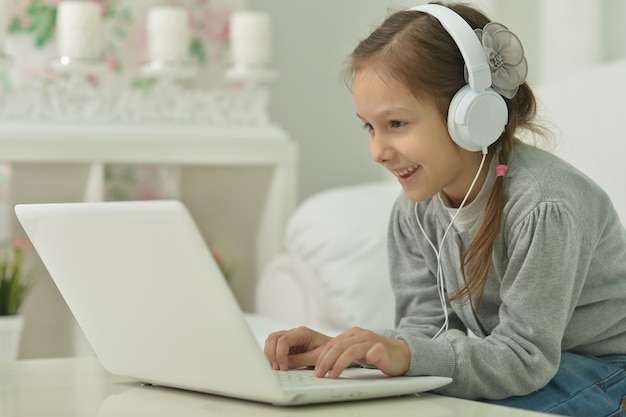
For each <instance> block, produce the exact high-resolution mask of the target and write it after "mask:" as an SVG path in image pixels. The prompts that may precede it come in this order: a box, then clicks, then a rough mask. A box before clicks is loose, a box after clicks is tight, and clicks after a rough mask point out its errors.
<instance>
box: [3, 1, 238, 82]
mask: <svg viewBox="0 0 626 417" xmlns="http://www.w3.org/2000/svg"><path fill="white" fill-rule="evenodd" d="M5 1H6V2H7V5H6V8H7V22H6V23H7V37H6V40H5V51H6V53H7V55H9V56H11V57H12V59H13V65H12V66H11V68H10V69H9V70H8V71H6V72H5V73H4V74H3V77H4V79H5V82H6V83H8V84H9V85H18V86H19V85H21V84H23V83H41V84H43V85H45V84H46V83H50V82H54V81H55V79H57V78H58V77H59V74H57V73H55V71H54V70H53V69H52V68H51V67H50V65H48V64H49V61H50V60H51V59H53V58H54V57H55V56H56V42H55V25H56V12H57V6H58V3H59V2H60V1H59V0H5ZM92 1H93V2H95V3H98V4H100V5H101V8H102V16H103V23H104V29H105V52H104V58H105V60H106V66H107V68H108V71H109V73H110V74H111V75H112V76H116V77H117V78H118V79H119V80H121V81H125V82H128V83H129V85H131V86H134V87H141V86H142V85H143V84H144V83H145V82H146V81H145V80H142V78H141V76H140V75H139V74H138V69H139V68H140V66H141V65H142V64H143V63H145V61H146V60H147V49H146V45H147V39H146V31H145V16H146V12H147V10H148V9H149V8H150V7H151V6H154V5H161V4H169V5H176V6H181V7H185V8H187V9H188V10H189V12H190V13H189V16H190V22H189V25H190V28H191V31H192V40H191V43H190V45H189V50H190V54H191V57H192V60H193V62H194V63H195V64H196V65H197V68H199V71H198V72H197V76H196V79H195V80H194V82H195V83H196V85H199V86H209V87H215V86H219V85H220V84H221V82H223V77H222V73H223V69H224V67H225V66H226V64H227V60H228V53H229V43H228V22H229V17H230V14H231V13H232V12H233V11H234V10H238V9H241V8H243V7H244V6H245V0H171V1H167V2H164V1H157V0H92Z"/></svg>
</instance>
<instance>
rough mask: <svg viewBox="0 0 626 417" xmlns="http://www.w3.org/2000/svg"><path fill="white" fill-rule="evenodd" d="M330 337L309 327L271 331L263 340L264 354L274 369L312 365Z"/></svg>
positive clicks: (284, 369) (282, 369)
mask: <svg viewBox="0 0 626 417" xmlns="http://www.w3.org/2000/svg"><path fill="white" fill-rule="evenodd" d="M329 340H331V337H329V336H326V335H324V334H322V333H319V332H316V331H314V330H311V329H309V328H308V327H298V328H296V329H292V330H286V331H281V332H276V333H272V334H270V335H269V336H268V337H267V340H266V341H265V348H264V352H265V356H266V357H267V359H268V360H269V361H270V364H271V365H272V368H273V369H275V370H281V371H286V370H288V369H296V368H301V367H303V366H313V365H315V363H316V361H317V357H318V356H319V353H320V351H321V349H322V347H324V345H325V344H326V343H327V342H328V341H329Z"/></svg>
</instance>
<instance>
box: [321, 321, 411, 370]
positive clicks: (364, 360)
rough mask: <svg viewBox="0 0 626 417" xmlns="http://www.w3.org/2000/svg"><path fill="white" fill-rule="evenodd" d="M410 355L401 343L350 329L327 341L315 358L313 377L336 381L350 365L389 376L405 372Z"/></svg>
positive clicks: (366, 331)
mask: <svg viewBox="0 0 626 417" xmlns="http://www.w3.org/2000/svg"><path fill="white" fill-rule="evenodd" d="M410 362H411V352H410V350H409V346H408V345H407V344H406V342H405V341H404V340H402V339H392V338H389V337H385V336H381V335H379V334H376V333H374V332H371V331H369V330H364V329H361V328H358V327H353V328H351V329H350V330H348V331H346V332H344V333H342V334H340V335H339V336H337V337H335V338H334V339H332V340H330V341H328V342H327V343H326V344H325V346H323V347H322V349H321V351H320V352H319V354H318V359H317V363H316V365H315V375H317V376H318V377H323V376H328V377H329V378H338V377H339V375H341V373H342V372H343V371H344V369H346V368H347V367H349V366H351V365H352V364H354V363H357V364H359V365H363V366H367V367H374V368H378V369H380V370H381V371H382V372H384V373H385V374H387V375H389V376H398V375H402V374H404V373H406V372H407V371H408V370H409V365H410Z"/></svg>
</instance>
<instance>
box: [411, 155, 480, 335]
mask: <svg viewBox="0 0 626 417" xmlns="http://www.w3.org/2000/svg"><path fill="white" fill-rule="evenodd" d="M486 159H487V152H485V151H484V150H483V156H482V159H481V161H480V166H479V167H478V172H477V173H476V176H474V180H473V181H472V183H471V184H470V187H469V190H467V194H465V197H464V198H463V200H462V201H461V205H459V208H458V209H457V211H456V213H454V216H452V220H450V224H448V227H447V228H446V231H445V232H444V234H443V237H442V238H441V242H439V248H437V247H436V246H435V245H434V244H433V242H432V241H431V240H430V239H429V238H428V235H427V234H426V231H425V230H424V227H423V226H422V222H420V219H419V216H418V215H417V203H415V205H414V206H413V210H414V212H415V220H417V225H418V226H419V228H420V230H421V231H422V234H423V235H424V237H425V238H426V241H427V242H428V244H429V245H430V247H431V248H432V249H433V251H434V252H435V257H436V258H437V275H436V278H437V293H438V294H439V301H440V302H441V308H442V309H443V314H444V321H443V325H442V326H441V328H440V329H439V330H438V331H437V333H436V334H435V335H434V336H433V337H432V338H433V339H436V338H437V337H439V335H441V334H442V333H445V332H447V331H448V325H449V319H448V304H447V302H446V297H445V289H446V288H445V283H444V281H443V272H442V271H441V256H440V254H441V248H442V247H443V242H444V241H445V240H446V237H447V236H448V232H449V231H450V229H451V228H452V225H453V224H454V220H456V218H457V216H458V215H459V213H460V212H461V209H462V208H463V206H465V202H466V201H467V199H468V198H469V196H470V194H471V193H472V190H473V189H474V185H476V182H477V181H478V177H479V176H480V173H481V172H482V170H483V165H484V164H485V160H486Z"/></svg>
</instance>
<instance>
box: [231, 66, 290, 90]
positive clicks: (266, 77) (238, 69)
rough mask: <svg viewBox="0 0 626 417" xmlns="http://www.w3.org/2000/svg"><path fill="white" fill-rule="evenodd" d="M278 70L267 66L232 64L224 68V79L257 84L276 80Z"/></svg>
mask: <svg viewBox="0 0 626 417" xmlns="http://www.w3.org/2000/svg"><path fill="white" fill-rule="evenodd" d="M278 75H279V74H278V71H277V70H276V69H275V68H273V67H269V66H261V65H242V64H238V65H233V66H231V67H230V68H228V69H227V70H226V79H228V80H229V81H239V82H243V83H245V84H248V85H253V86H258V85H262V84H268V83H271V82H274V81H276V79H277V78H278Z"/></svg>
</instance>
